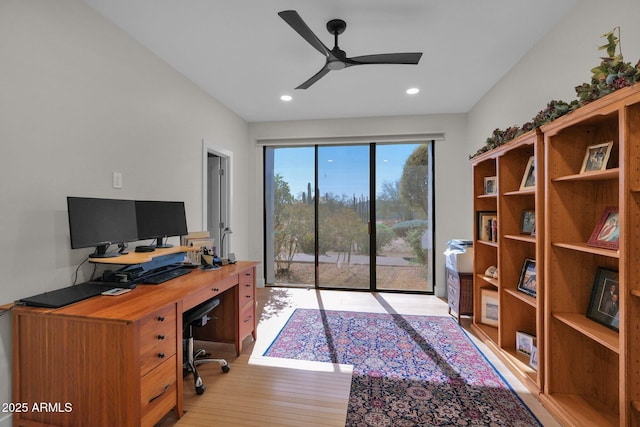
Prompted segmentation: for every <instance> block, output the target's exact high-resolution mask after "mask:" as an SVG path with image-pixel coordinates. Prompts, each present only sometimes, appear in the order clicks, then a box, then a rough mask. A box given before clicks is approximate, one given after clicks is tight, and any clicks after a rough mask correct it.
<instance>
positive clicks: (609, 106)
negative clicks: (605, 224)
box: [540, 85, 640, 426]
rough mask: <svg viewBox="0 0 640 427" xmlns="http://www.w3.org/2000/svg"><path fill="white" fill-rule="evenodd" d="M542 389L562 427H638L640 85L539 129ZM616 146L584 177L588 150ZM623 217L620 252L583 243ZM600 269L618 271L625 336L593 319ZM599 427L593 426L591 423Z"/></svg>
mask: <svg viewBox="0 0 640 427" xmlns="http://www.w3.org/2000/svg"><path fill="white" fill-rule="evenodd" d="M541 130H542V132H543V134H544V149H545V165H546V170H545V174H546V185H547V194H546V202H545V215H544V223H545V229H546V236H545V247H544V249H545V283H547V284H548V285H547V286H546V288H545V298H544V312H545V313H544V329H545V330H544V337H545V346H544V347H545V352H544V366H545V370H544V373H545V374H544V387H543V393H542V394H541V396H540V399H541V401H542V403H543V404H544V405H545V406H546V407H547V408H548V409H549V410H550V411H551V412H552V413H553V414H554V415H555V416H556V418H558V420H560V421H561V422H562V423H563V424H565V425H599V426H639V425H640V405H638V402H640V358H639V357H638V356H637V354H638V352H639V351H640V327H639V326H638V323H639V322H638V319H640V297H639V296H640V280H638V279H639V277H640V193H639V192H638V189H639V188H640V85H635V86H633V87H630V88H625V89H621V90H618V91H616V92H614V93H613V94H610V95H608V96H606V97H604V98H601V99H599V100H597V101H594V102H592V103H590V104H587V105H586V106H584V107H582V108H580V109H579V110H576V111H574V112H572V113H570V114H568V115H566V116H564V117H561V118H559V119H557V120H555V121H554V122H552V123H549V124H547V125H545V126H543V127H542V129H541ZM608 141H613V149H612V150H611V157H610V159H609V164H608V166H607V168H606V169H605V170H598V171H591V172H585V173H580V170H581V167H582V164H583V160H584V158H585V154H586V152H587V148H588V147H590V146H593V145H595V144H600V143H604V142H608ZM609 206H614V207H617V208H618V209H619V227H620V238H619V248H618V249H617V250H615V249H606V248H599V247H593V246H590V245H588V244H587V242H588V240H589V237H590V236H591V233H592V232H593V230H594V228H595V227H596V224H597V223H598V221H599V219H600V217H601V216H602V213H603V212H604V210H605V208H606V207H609ZM598 267H603V268H607V269H610V270H616V271H618V272H619V311H618V317H619V331H616V330H615V328H611V327H607V326H605V325H603V324H601V323H599V322H596V321H594V320H591V319H590V318H588V317H587V311H588V307H589V303H590V300H591V294H592V288H593V285H594V279H595V275H596V271H597V269H598ZM594 423H595V424H594Z"/></svg>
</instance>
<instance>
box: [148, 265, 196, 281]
mask: <svg viewBox="0 0 640 427" xmlns="http://www.w3.org/2000/svg"><path fill="white" fill-rule="evenodd" d="M189 273H191V269H189V268H176V269H173V270H166V271H162V272H160V273H156V274H152V275H151V276H149V277H145V278H143V279H142V283H146V284H149V285H159V284H160V283H164V282H166V281H167V280H171V279H175V278H176V277H180V276H184V275H185V274H189Z"/></svg>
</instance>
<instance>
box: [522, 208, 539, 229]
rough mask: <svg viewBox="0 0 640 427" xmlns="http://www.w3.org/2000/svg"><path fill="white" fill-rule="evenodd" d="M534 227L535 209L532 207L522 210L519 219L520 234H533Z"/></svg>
mask: <svg viewBox="0 0 640 427" xmlns="http://www.w3.org/2000/svg"><path fill="white" fill-rule="evenodd" d="M535 229H536V211H534V210H533V209H525V210H523V211H522V218H521V219H520V234H533V235H535Z"/></svg>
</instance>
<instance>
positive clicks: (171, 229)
mask: <svg viewBox="0 0 640 427" xmlns="http://www.w3.org/2000/svg"><path fill="white" fill-rule="evenodd" d="M136 219H137V223H138V239H139V240H145V239H155V240H156V242H155V243H153V244H152V245H151V246H155V247H157V248H168V247H171V246H172V245H169V244H167V243H166V242H165V241H164V239H165V238H166V237H170V236H184V235H186V234H187V218H186V215H185V210H184V202H164V201H150V200H144V201H141V200H136Z"/></svg>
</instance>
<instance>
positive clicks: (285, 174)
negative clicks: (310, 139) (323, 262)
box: [265, 147, 315, 287]
mask: <svg viewBox="0 0 640 427" xmlns="http://www.w3.org/2000/svg"><path fill="white" fill-rule="evenodd" d="M314 170H315V149H314V147H292V148H277V149H273V148H268V149H266V150H265V172H266V173H265V205H266V206H265V207H266V218H265V241H266V245H265V247H266V260H267V265H268V266H267V268H266V273H267V283H272V284H280V285H287V286H304V287H309V286H315V249H314V248H315V216H314V215H315V213H314V200H315V191H314V182H315V173H314ZM270 171H271V172H272V173H270Z"/></svg>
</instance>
